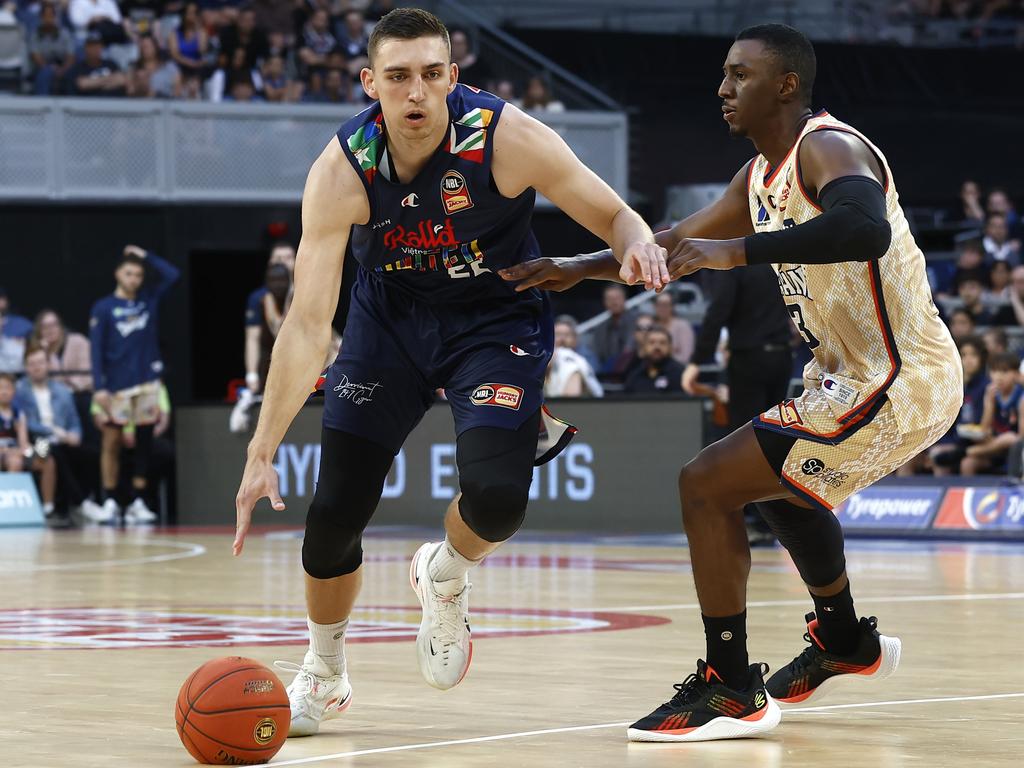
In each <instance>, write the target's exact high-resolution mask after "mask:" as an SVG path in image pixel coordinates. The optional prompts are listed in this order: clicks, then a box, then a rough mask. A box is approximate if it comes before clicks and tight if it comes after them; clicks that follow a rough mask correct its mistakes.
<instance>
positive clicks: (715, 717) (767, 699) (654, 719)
mask: <svg viewBox="0 0 1024 768" xmlns="http://www.w3.org/2000/svg"><path fill="white" fill-rule="evenodd" d="M767 671H768V665H767V664H752V665H751V666H750V671H749V677H748V681H749V682H748V684H747V687H746V689H744V690H742V691H734V690H733V689H732V688H728V687H727V686H726V685H725V684H724V683H723V682H722V679H721V678H720V677H719V676H718V674H717V673H716V672H715V670H713V669H712V668H711V667H709V666H708V664H707V662H705V661H704V660H703V659H699V660H698V661H697V672H696V674H693V675H690V676H689V677H688V678H686V680H684V681H683V682H681V683H676V684H675V686H673V687H674V688H675V689H676V695H675V696H673V697H672V700H671V701H669V702H667V703H665V704H662V705H661V706H660V707H658V708H657V709H656V710H654V711H653V712H651V714H649V715H648V716H647V717H645V718H643V719H641V720H637V721H636V722H635V723H633V724H632V725H631V726H629V730H628V731H627V732H626V733H627V735H628V737H629V740H630V741H710V740H712V739H739V738H744V737H746V736H757V735H758V734H761V733H764V732H765V731H770V730H771V729H772V728H774V727H775V726H777V725H778V724H779V720H781V719H782V712H781V711H780V710H779V707H778V705H777V704H776V703H775V702H774V701H772V698H771V696H769V695H768V692H767V691H766V690H765V685H764V673H765V672H767Z"/></svg>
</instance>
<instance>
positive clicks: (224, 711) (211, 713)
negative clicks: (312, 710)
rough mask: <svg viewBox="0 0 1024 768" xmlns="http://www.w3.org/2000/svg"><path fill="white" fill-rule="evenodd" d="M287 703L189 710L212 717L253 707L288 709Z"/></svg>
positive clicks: (245, 710) (193, 708) (194, 708)
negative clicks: (212, 710)
mask: <svg viewBox="0 0 1024 768" xmlns="http://www.w3.org/2000/svg"><path fill="white" fill-rule="evenodd" d="M290 708H291V707H290V705H288V704H255V705H253V706H251V707H233V708H231V709H218V710H216V711H215V712H204V711H203V710H201V709H199V707H191V711H192V712H195V713H196V714H197V715H204V716H205V717H214V716H216V715H226V714H228V713H229V712H248V711H250V710H253V709H290Z"/></svg>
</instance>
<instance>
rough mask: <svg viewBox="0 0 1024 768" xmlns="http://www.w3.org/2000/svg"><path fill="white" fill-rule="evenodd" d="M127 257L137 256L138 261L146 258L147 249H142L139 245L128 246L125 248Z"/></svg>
mask: <svg viewBox="0 0 1024 768" xmlns="http://www.w3.org/2000/svg"><path fill="white" fill-rule="evenodd" d="M124 255H125V256H135V257H136V258H138V259H144V258H146V249H145V248H140V247H139V246H137V245H126V246H125V247H124Z"/></svg>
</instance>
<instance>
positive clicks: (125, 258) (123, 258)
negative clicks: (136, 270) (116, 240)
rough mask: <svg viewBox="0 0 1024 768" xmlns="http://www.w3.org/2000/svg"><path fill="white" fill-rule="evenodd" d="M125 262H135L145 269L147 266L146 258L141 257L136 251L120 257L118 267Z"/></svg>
mask: <svg viewBox="0 0 1024 768" xmlns="http://www.w3.org/2000/svg"><path fill="white" fill-rule="evenodd" d="M125 264H135V265H136V266H139V267H142V268H143V269H145V268H146V260H145V259H140V258H139V257H138V256H136V255H135V254H134V253H126V254H124V255H122V256H121V258H120V259H118V261H117V268H118V269H120V268H121V267H123V266H124V265H125Z"/></svg>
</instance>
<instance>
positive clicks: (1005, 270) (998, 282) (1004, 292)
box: [985, 261, 1012, 301]
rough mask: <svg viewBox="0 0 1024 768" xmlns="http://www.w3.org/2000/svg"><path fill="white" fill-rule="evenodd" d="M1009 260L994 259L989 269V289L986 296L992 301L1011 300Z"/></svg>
mask: <svg viewBox="0 0 1024 768" xmlns="http://www.w3.org/2000/svg"><path fill="white" fill-rule="evenodd" d="M1011 274H1012V272H1011V268H1010V264H1009V262H1006V261H993V262H992V266H991V267H989V271H988V291H986V292H985V294H986V298H988V299H989V300H991V301H1009V299H1010V284H1011V282H1012V277H1011Z"/></svg>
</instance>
